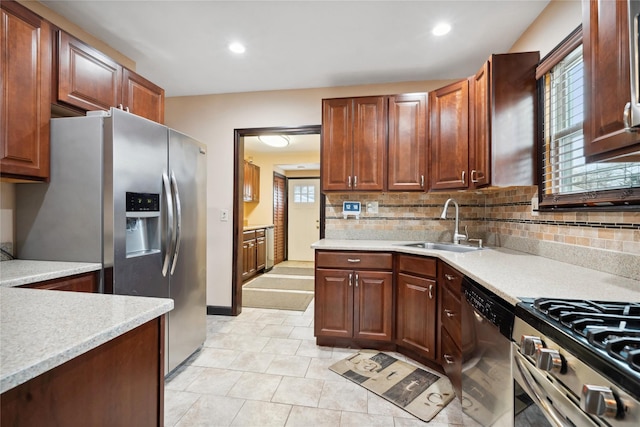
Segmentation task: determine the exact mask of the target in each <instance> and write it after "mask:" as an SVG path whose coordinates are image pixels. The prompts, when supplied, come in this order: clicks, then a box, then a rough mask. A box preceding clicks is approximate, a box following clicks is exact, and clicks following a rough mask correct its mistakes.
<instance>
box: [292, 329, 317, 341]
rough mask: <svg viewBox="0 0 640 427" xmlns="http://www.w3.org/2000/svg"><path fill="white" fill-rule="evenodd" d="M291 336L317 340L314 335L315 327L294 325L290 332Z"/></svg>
mask: <svg viewBox="0 0 640 427" xmlns="http://www.w3.org/2000/svg"><path fill="white" fill-rule="evenodd" d="M289 338H296V339H299V340H315V339H316V338H315V337H314V336H313V328H311V327H304V326H294V328H293V331H291V333H290V334H289Z"/></svg>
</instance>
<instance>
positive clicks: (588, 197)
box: [536, 25, 640, 211]
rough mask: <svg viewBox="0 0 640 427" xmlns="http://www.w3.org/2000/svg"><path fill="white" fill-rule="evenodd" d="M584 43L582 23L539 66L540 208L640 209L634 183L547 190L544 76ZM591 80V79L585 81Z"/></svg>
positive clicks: (554, 209) (538, 149)
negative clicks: (578, 190) (555, 191)
mask: <svg viewBox="0 0 640 427" xmlns="http://www.w3.org/2000/svg"><path fill="white" fill-rule="evenodd" d="M581 44H582V26H581V25H580V26H578V28H576V29H575V30H574V31H573V32H572V33H571V34H570V35H569V36H568V37H567V38H565V39H564V40H563V41H562V42H561V43H560V44H559V45H558V46H557V47H556V48H555V49H553V50H552V51H551V53H549V55H547V56H546V57H545V58H543V59H542V60H541V61H540V64H539V65H538V67H537V68H536V81H537V83H536V85H537V102H538V112H539V114H538V118H537V131H536V134H537V137H536V140H537V144H536V145H537V146H536V152H537V163H538V167H537V170H538V201H539V210H540V211H563V210H566V211H581V210H582V211H585V210H587V211H624V210H638V209H640V188H638V187H630V188H622V189H612V190H600V191H586V192H582V193H574V194H545V187H544V177H545V164H544V153H545V149H546V147H545V135H544V116H545V113H544V112H545V96H544V91H545V82H544V79H543V78H542V77H543V76H544V75H545V74H546V73H547V72H548V71H550V70H551V69H552V68H553V67H555V66H556V65H557V64H558V63H559V62H560V61H561V60H563V59H564V58H565V57H566V56H567V55H568V54H570V53H571V52H573V50H574V49H576V48H577V47H578V46H580V45H581ZM585 84H587V82H585Z"/></svg>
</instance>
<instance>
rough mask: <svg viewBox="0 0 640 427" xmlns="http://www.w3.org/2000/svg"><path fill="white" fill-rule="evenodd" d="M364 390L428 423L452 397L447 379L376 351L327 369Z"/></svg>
mask: <svg viewBox="0 0 640 427" xmlns="http://www.w3.org/2000/svg"><path fill="white" fill-rule="evenodd" d="M329 369H331V370H332V371H333V372H336V373H338V374H340V375H342V376H343V377H344V378H347V379H349V380H351V381H353V382H354V383H357V384H360V385H361V386H362V387H364V388H366V389H367V390H370V391H372V392H373V393H375V394H377V395H378V396H381V397H382V398H384V399H386V400H388V401H389V402H391V403H393V404H395V405H397V406H399V407H400V408H402V409H404V410H405V411H407V412H409V413H410V414H412V415H414V416H416V417H417V418H420V419H421V420H422V421H429V420H431V419H432V418H433V417H435V416H436V415H437V414H438V412H440V410H441V409H442V408H444V407H445V406H447V404H448V403H449V402H451V401H452V400H453V398H454V397H455V394H454V391H453V387H452V386H451V382H450V381H449V379H447V378H446V377H441V376H439V375H437V374H435V373H432V372H427V371H425V370H424V369H421V368H418V367H416V366H413V365H411V364H409V363H406V362H403V361H400V360H398V359H396V358H395V357H393V356H389V355H388V354H384V353H380V352H378V351H377V350H360V351H359V352H358V353H356V354H354V355H353V356H350V357H347V358H346V359H344V360H341V361H339V362H337V363H334V364H333V365H331V366H330V367H329Z"/></svg>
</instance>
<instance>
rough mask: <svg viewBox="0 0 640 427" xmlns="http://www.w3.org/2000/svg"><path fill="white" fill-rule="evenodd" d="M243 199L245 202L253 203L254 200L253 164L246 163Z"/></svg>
mask: <svg viewBox="0 0 640 427" xmlns="http://www.w3.org/2000/svg"><path fill="white" fill-rule="evenodd" d="M242 194H243V196H242V199H243V201H245V202H251V201H252V199H253V168H252V167H251V163H249V162H247V161H246V160H245V161H244V182H243V191H242Z"/></svg>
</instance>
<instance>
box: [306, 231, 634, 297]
mask: <svg viewBox="0 0 640 427" xmlns="http://www.w3.org/2000/svg"><path fill="white" fill-rule="evenodd" d="M407 243H412V242H408V241H392V240H326V239H325V240H320V241H318V242H316V243H314V244H313V245H311V247H312V248H314V249H326V250H363V251H390V252H401V253H406V254H414V255H423V256H431V257H436V258H440V259H442V260H443V261H445V262H446V263H447V264H449V265H451V266H452V267H454V268H455V269H457V270H458V271H460V272H461V273H463V274H464V275H466V276H468V277H470V278H472V279H473V280H475V281H477V282H478V283H480V284H481V285H483V286H485V287H486V288H487V289H489V290H491V291H493V292H494V293H496V294H497V295H499V296H500V297H502V298H503V299H504V300H505V301H507V302H509V303H511V304H513V305H515V304H517V303H518V302H519V301H520V299H521V298H537V297H547V298H571V299H591V300H601V301H638V302H640V281H638V280H633V279H627V278H624V277H621V276H615V275H613V274H609V273H604V272H601V271H597V270H592V269H589V268H584V267H579V266H576V265H572V264H568V263H564V262H560V261H555V260H552V259H549V258H544V257H541V256H536V255H530V254H527V253H524V252H518V251H514V250H511V249H506V248H487V249H484V250H481V251H474V252H466V253H454V252H447V251H442V250H428V249H421V248H412V247H406V246H402V245H403V244H407ZM413 243H415V242H413ZM638 268H640V265H639V266H638Z"/></svg>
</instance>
